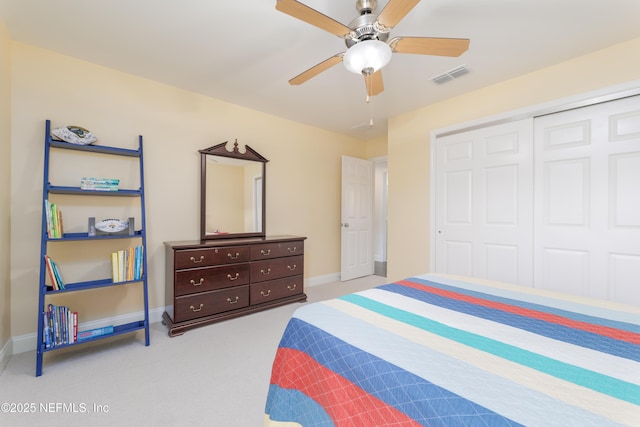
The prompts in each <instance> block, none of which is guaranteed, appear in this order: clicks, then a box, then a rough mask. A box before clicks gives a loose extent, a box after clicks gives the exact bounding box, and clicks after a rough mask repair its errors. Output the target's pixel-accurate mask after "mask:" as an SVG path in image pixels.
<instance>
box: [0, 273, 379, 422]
mask: <svg viewBox="0 0 640 427" xmlns="http://www.w3.org/2000/svg"><path fill="white" fill-rule="evenodd" d="M384 283H386V279H385V278H384V277H380V276H368V277H364V278H360V279H354V280H351V281H347V282H335V283H328V284H324V285H318V286H313V287H307V288H306V293H307V296H308V300H309V302H314V301H320V300H325V299H329V298H334V297H337V296H340V295H343V294H347V293H351V292H357V291H359V290H363V289H368V288H371V287H374V286H377V285H381V284H384ZM298 307H300V303H293V304H289V305H286V306H283V307H278V308H275V309H271V310H268V311H264V312H261V313H256V314H252V315H248V316H243V317H240V318H237V319H232V320H227V321H224V322H220V323H216V324H213V325H209V326H205V327H202V328H198V329H194V330H192V331H188V332H186V333H185V334H184V335H182V336H178V337H175V338H169V336H168V334H167V328H166V327H165V326H164V325H162V324H161V323H154V324H152V325H151V328H150V329H151V345H150V346H149V347H145V345H144V336H143V333H141V332H139V333H137V334H129V335H125V336H121V337H114V338H110V339H105V340H101V341H98V342H96V343H91V344H86V345H82V346H78V347H74V348H71V349H69V350H60V351H55V352H49V353H46V354H45V358H44V368H43V375H42V376H41V377H38V378H36V377H35V351H30V352H27V353H21V354H17V355H14V356H13V357H12V358H11V359H10V360H9V362H8V364H7V366H6V367H5V369H4V371H3V372H2V373H0V404H2V405H3V406H2V411H0V426H3V427H4V426H47V427H55V426H65V427H73V426H213V427H235V426H237V427H254V426H255V427H259V426H262V424H263V417H264V405H265V401H266V396H267V389H268V386H269V378H270V374H271V364H272V362H273V357H274V355H275V351H276V348H277V345H278V343H279V341H280V338H281V336H282V332H283V331H284V328H285V326H286V324H287V321H288V320H289V317H290V316H291V314H292V313H293V311H294V310H295V309H296V308H298ZM7 404H9V407H7ZM7 408H9V409H13V410H16V411H18V410H19V411H20V412H21V413H7V412H6V409H7Z"/></svg>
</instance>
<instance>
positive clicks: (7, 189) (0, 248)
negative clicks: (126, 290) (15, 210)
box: [0, 22, 11, 369]
mask: <svg viewBox="0 0 640 427" xmlns="http://www.w3.org/2000/svg"><path fill="white" fill-rule="evenodd" d="M10 59H11V42H10V40H9V36H8V35H7V33H6V31H5V28H4V25H3V24H2V23H1V22H0V350H2V348H3V347H4V346H5V344H6V343H7V342H8V340H9V338H10V337H11V331H10V329H11V317H10V301H11V287H10V286H9V278H10V270H9V254H10V251H9V247H10V242H11V241H10V238H11V234H10V223H9V220H10V216H9V214H10V212H9V209H10V206H11V202H10V195H11V186H10V178H11V173H10V172H11V143H10V142H11V76H10V74H11V73H10V64H11V61H10ZM1 364H2V361H1V360H0V369H2V367H1Z"/></svg>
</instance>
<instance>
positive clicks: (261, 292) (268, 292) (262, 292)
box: [260, 289, 271, 297]
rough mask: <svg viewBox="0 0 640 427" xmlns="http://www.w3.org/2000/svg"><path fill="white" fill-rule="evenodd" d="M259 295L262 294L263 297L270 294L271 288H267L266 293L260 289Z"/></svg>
mask: <svg viewBox="0 0 640 427" xmlns="http://www.w3.org/2000/svg"><path fill="white" fill-rule="evenodd" d="M260 295H262V296H263V297H268V296H269V295H271V289H267V293H266V294H265V293H264V291H260Z"/></svg>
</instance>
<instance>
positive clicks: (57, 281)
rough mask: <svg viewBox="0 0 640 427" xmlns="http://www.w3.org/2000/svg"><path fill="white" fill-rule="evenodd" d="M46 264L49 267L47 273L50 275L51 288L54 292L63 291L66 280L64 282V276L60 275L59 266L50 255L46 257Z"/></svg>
mask: <svg viewBox="0 0 640 427" xmlns="http://www.w3.org/2000/svg"><path fill="white" fill-rule="evenodd" d="M44 262H45V264H46V266H47V272H48V273H49V282H50V283H51V287H52V288H53V290H54V291H59V290H61V289H64V280H62V274H60V269H59V268H58V264H56V263H55V262H53V260H52V259H51V258H50V257H49V255H45V256H44Z"/></svg>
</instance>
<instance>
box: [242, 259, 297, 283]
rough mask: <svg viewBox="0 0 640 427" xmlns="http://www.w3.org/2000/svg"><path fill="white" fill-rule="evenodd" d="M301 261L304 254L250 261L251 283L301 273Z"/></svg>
mask: <svg viewBox="0 0 640 427" xmlns="http://www.w3.org/2000/svg"><path fill="white" fill-rule="evenodd" d="M303 262H304V255H296V256H289V257H285V258H276V259H268V260H265V261H256V262H252V263H251V283H256V282H264V281H266V280H273V279H279V278H281V277H288V276H297V275H299V274H302V271H303Z"/></svg>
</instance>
